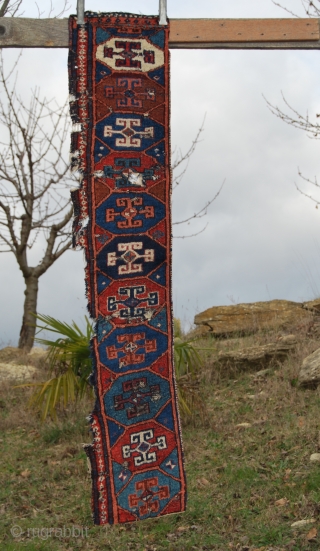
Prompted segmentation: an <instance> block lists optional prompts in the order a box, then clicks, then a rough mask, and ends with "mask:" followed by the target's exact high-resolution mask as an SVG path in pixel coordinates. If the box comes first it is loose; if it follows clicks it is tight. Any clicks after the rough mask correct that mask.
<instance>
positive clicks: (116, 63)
mask: <svg viewBox="0 0 320 551" xmlns="http://www.w3.org/2000/svg"><path fill="white" fill-rule="evenodd" d="M85 21H86V22H85V25H83V26H79V27H78V26H77V20H76V18H75V17H74V16H71V17H70V22H69V31H70V49H69V80H70V112H71V116H72V120H73V124H74V126H73V134H72V153H71V158H72V166H73V169H74V170H77V171H78V173H79V174H80V179H81V185H80V188H79V189H77V190H74V191H73V192H72V199H73V203H74V209H75V218H74V226H73V239H74V246H75V247H82V248H83V249H84V251H85V256H86V273H85V279H86V291H87V298H88V309H89V312H90V315H91V317H92V318H94V319H95V320H96V327H95V333H96V334H95V336H94V338H93V339H92V343H91V345H92V356H93V373H92V376H91V380H92V384H93V385H94V388H95V391H96V403H95V406H94V410H93V412H92V414H91V416H90V421H91V428H92V431H93V435H94V439H93V443H92V444H91V445H88V446H86V452H87V455H88V457H89V459H90V463H91V474H92V508H93V515H94V522H95V524H107V523H110V524H113V523H122V522H131V521H136V520H143V519H146V518H153V517H157V516H160V515H165V514H170V513H177V512H181V511H184V510H185V505H186V487H185V474H184V467H183V451H182V443H181V431H180V422H179V415H178V409H177V395H176V386H175V379H174V370H173V328H172V300H171V211H170V197H171V174H170V135H169V115H170V113H169V109H170V106H169V50H168V37H169V25H168V26H165V27H163V26H159V23H158V18H157V17H152V16H151V17H147V16H141V15H139V16H138V15H134V14H94V13H91V12H86V20H85Z"/></svg>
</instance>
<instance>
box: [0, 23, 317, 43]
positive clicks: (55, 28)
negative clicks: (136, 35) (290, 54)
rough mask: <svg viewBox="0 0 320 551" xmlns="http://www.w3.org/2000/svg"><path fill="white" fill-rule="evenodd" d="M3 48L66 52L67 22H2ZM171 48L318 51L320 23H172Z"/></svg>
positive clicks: (1, 36)
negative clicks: (55, 49) (50, 49)
mask: <svg viewBox="0 0 320 551" xmlns="http://www.w3.org/2000/svg"><path fill="white" fill-rule="evenodd" d="M0 47H1V48H67V47H68V20H67V19H27V18H9V17H2V18H0ZM170 48H172V49H177V48H183V49H185V48H195V49H197V48H206V49H211V48H212V49H222V48H224V49H239V48H242V49H319V48H320V27H319V20H318V19H315V18H313V19H171V30H170Z"/></svg>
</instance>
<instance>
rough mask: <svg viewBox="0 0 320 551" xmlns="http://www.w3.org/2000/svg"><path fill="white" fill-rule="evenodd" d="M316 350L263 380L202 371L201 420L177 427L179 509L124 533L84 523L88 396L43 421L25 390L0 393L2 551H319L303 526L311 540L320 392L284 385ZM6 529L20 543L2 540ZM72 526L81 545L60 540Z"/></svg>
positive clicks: (318, 483)
mask: <svg viewBox="0 0 320 551" xmlns="http://www.w3.org/2000/svg"><path fill="white" fill-rule="evenodd" d="M218 344H219V343H218ZM314 344H315V343H311V342H310V343H309V342H304V344H303V346H301V349H298V350H297V351H296V352H295V353H294V354H292V356H291V357H290V358H288V360H287V362H286V363H285V364H284V365H283V366H282V367H279V368H278V369H275V370H274V371H272V372H271V373H270V374H269V375H268V376H267V377H266V378H264V379H262V380H260V379H256V378H255V376H254V374H251V373H242V374H237V376H236V377H234V376H233V377H234V378H233V379H232V380H231V379H230V378H228V376H227V374H226V373H224V374H223V377H219V376H218V374H217V373H215V374H214V375H212V374H210V373H209V372H208V369H209V368H207V369H205V370H204V381H203V399H205V400H206V403H207V408H208V415H207V419H206V421H205V423H202V424H201V422H200V419H199V420H198V421H196V422H195V423H194V425H192V424H189V425H187V426H184V427H183V440H184V447H185V458H186V471H187V479H188V507H187V512H186V513H185V514H179V515H172V516H168V517H163V518H161V519H158V520H150V521H145V522H141V523H137V524H134V525H131V524H130V525H124V526H112V527H110V526H107V527H94V526H93V525H92V520H91V510H90V497H91V495H90V494H91V482H90V477H89V475H88V473H87V465H86V456H85V454H84V452H83V449H82V443H83V442H90V440H91V436H90V434H89V433H88V427H87V424H86V421H85V417H86V416H87V415H88V413H89V412H90V409H91V408H92V405H93V400H92V401H89V398H85V399H84V401H83V402H82V403H80V404H78V405H77V409H75V408H74V407H72V408H70V410H69V411H68V412H66V413H65V414H64V416H63V418H60V419H59V421H58V422H57V423H56V424H55V423H53V422H47V423H45V424H43V425H41V424H40V422H39V419H38V418H37V416H36V415H35V414H33V413H31V412H30V411H28V410H27V409H26V406H25V404H26V403H27V401H28V397H29V393H30V390H29V389H22V388H16V389H14V388H12V387H8V386H6V387H3V389H2V392H1V393H0V404H1V408H0V423H1V425H2V426H1V435H0V446H1V454H0V473H1V474H0V511H1V515H0V549H1V551H2V549H3V550H4V551H19V550H20V549H21V550H23V551H42V550H45V551H60V550H61V551H71V550H73V549H80V550H86V551H98V550H99V551H100V550H103V551H105V550H107V551H108V550H110V551H127V550H133V551H193V550H201V551H202V550H203V551H205V550H214V551H228V550H230V549H231V550H233V551H253V550H257V549H259V550H264V551H271V550H272V551H311V550H313V551H317V550H318V549H320V538H319V537H318V536H317V537H316V538H315V539H314V540H312V541H308V539H307V537H306V536H307V533H308V532H309V531H310V529H311V528H313V527H315V528H316V529H319V532H320V464H313V463H310V460H309V458H310V455H311V453H315V452H318V451H319V404H320V393H319V390H316V389H315V390H301V389H299V388H298V387H297V386H295V387H293V386H292V385H291V383H290V381H291V380H292V379H294V378H296V377H297V370H298V368H299V365H300V364H301V360H302V358H303V357H304V356H305V355H306V354H307V352H308V347H311V348H312V347H313V349H314ZM221 346H223V344H221ZM230 346H231V345H230ZM211 359H212V358H211V357H210V356H209V355H208V354H207V362H210V361H211ZM210 381H211V382H210ZM248 396H255V397H256V398H255V399H252V398H249V397H248ZM241 423H248V424H249V426H247V427H246V428H243V427H239V426H238V425H239V424H241ZM279 500H280V504H279ZM281 500H282V501H281ZM277 502H278V504H277ZM311 518H313V519H315V523H313V524H309V525H307V526H306V527H305V528H303V529H301V530H299V531H298V530H293V529H292V528H291V524H292V523H293V522H295V521H297V520H303V519H311ZM14 526H19V527H20V528H21V530H22V534H21V537H16V538H14V537H13V535H12V534H11V532H10V530H12V528H13V527H14ZM72 526H74V527H78V528H79V529H80V528H81V529H83V530H84V529H85V528H87V537H86V536H85V530H84V535H83V536H79V537H69V536H68V534H66V535H65V537H58V534H59V530H60V531H61V530H63V529H64V527H65V528H66V529H70V528H72ZM50 529H52V533H51V535H50V534H49V535H48V530H50ZM60 533H61V532H60Z"/></svg>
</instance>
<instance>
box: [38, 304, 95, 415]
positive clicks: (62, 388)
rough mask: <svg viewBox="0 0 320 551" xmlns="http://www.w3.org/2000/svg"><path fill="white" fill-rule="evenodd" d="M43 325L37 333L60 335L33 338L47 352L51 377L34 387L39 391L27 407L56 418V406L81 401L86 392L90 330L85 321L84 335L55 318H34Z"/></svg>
mask: <svg viewBox="0 0 320 551" xmlns="http://www.w3.org/2000/svg"><path fill="white" fill-rule="evenodd" d="M37 319H38V320H40V322H42V323H44V325H38V326H37V327H38V329H40V331H42V330H48V331H51V332H53V333H56V334H58V335H60V336H59V337H58V338H57V339H56V340H49V339H40V338H37V339H36V340H37V342H38V343H39V344H42V345H45V346H46V347H47V348H48V361H49V369H50V372H51V374H52V377H51V378H50V379H49V380H48V381H46V382H43V383H36V386H38V387H39V388H38V389H37V390H36V392H35V393H34V394H33V396H32V398H31V401H30V403H31V405H34V406H36V407H37V408H38V409H40V411H41V417H42V419H43V420H45V419H46V417H47V415H48V414H50V416H51V417H53V418H55V417H56V411H57V409H58V407H59V406H63V407H66V406H67V405H68V404H69V403H72V402H75V401H77V400H79V399H81V398H82V397H83V396H84V394H85V392H86V391H87V390H88V389H89V388H90V387H89V385H88V377H89V375H90V373H91V369H92V363H91V358H90V339H91V337H92V335H93V328H92V325H91V323H90V322H89V320H88V318H87V317H85V322H86V332H85V333H83V332H82V331H81V329H80V328H79V327H78V326H77V324H76V323H75V322H74V321H73V322H72V324H71V325H68V324H67V323H64V322H61V321H59V320H57V319H55V318H52V317H50V316H44V315H40V314H39V315H37Z"/></svg>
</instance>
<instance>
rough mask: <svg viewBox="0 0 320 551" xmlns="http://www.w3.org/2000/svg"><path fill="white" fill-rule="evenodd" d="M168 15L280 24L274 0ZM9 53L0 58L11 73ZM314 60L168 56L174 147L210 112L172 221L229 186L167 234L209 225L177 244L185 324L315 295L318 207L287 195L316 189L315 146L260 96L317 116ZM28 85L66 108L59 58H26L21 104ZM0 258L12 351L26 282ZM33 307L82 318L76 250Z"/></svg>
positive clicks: (127, 7)
mask: <svg viewBox="0 0 320 551" xmlns="http://www.w3.org/2000/svg"><path fill="white" fill-rule="evenodd" d="M284 1H285V0H284ZM46 3H47V2H46V0H44V1H43V2H41V6H42V5H43V6H45V4H46ZM60 3H61V2H60ZM73 3H74V5H75V4H76V0H73ZM55 4H57V6H59V2H56V3H55ZM288 4H289V1H288V2H287V5H288ZM290 7H291V8H295V7H296V11H297V13H299V14H301V15H302V9H301V3H300V1H299V0H290ZM86 8H87V9H90V10H92V11H95V10H97V11H98V10H101V11H105V10H108V11H112V10H117V11H120V10H121V11H131V12H142V13H143V12H146V13H155V12H157V9H158V2H157V0H152V1H151V0H148V1H147V0H136V1H134V2H133V1H132V0H130V1H129V0H128V1H125V0H86ZM74 11H75V9H72V10H70V12H69V13H73V12H74ZM168 15H169V17H173V18H174V17H286V13H285V12H282V11H281V10H280V9H279V8H277V7H275V6H274V5H273V4H272V2H271V0H259V2H257V0H224V1H223V2H222V1H221V0H219V1H218V0H200V1H199V2H194V0H168ZM24 16H28V17H33V16H36V10H35V7H34V2H33V0H25V13H24ZM15 54H16V52H13V51H12V50H11V51H8V50H7V51H5V61H6V63H7V64H8V65H10V63H12V60H13V58H14V55H15ZM319 55H320V53H319V52H316V51H315V52H298V51H266V52H262V51H222V50H220V51H218V50H212V51H209V50H208V51H206V50H184V51H178V50H173V51H172V62H171V88H172V102H171V110H172V111H171V124H172V144H173V146H175V145H176V146H177V147H179V148H181V150H182V151H185V150H186V149H187V148H188V147H189V145H190V143H191V141H192V139H193V138H194V136H195V135H196V133H197V129H198V128H199V126H200V125H201V122H202V120H203V117H204V115H205V114H206V120H205V128H204V132H203V135H202V141H201V143H200V144H199V145H198V147H197V150H196V152H195V154H194V155H193V157H192V159H191V161H190V164H189V168H188V171H187V173H186V175H185V177H184V180H183V183H181V185H180V186H179V188H178V189H177V190H176V191H175V192H174V195H173V216H174V220H179V219H182V218H185V217H186V216H187V215H189V214H192V213H193V212H194V211H196V210H198V209H199V208H201V207H202V206H203V204H205V202H206V201H207V200H209V199H210V198H211V197H212V196H213V195H215V193H216V192H217V190H218V189H219V187H220V186H221V183H222V182H223V181H224V180H225V185H224V187H223V190H222V191H221V194H220V196H219V197H218V199H217V200H216V201H215V202H214V203H213V204H212V206H211V207H210V209H209V212H208V216H207V217H206V219H203V220H202V221H201V222H199V223H196V224H191V225H190V226H187V227H185V228H184V227H183V226H176V227H175V228H174V233H175V234H178V235H182V234H188V233H194V232H195V231H197V230H198V229H201V228H202V227H203V222H204V220H205V223H208V227H207V229H206V231H205V232H204V233H202V234H201V235H199V236H197V237H193V238H191V239H184V240H182V239H176V240H174V245H173V258H174V260H173V296H174V312H175V315H176V316H178V317H180V318H181V319H182V320H183V321H184V323H185V324H186V325H188V324H191V323H192V321H193V318H194V315H195V314H196V313H197V312H200V311H203V310H205V309H206V308H209V307H210V306H214V305H222V304H231V303H232V302H251V301H260V300H269V299H275V298H278V299H289V300H295V301H305V300H308V299H312V298H315V296H316V295H317V294H318V295H320V209H319V210H316V209H315V207H314V205H313V204H312V203H311V201H309V200H308V199H307V198H305V197H303V196H302V195H300V194H299V193H298V192H297V190H296V187H295V182H297V183H298V184H299V185H301V187H302V189H304V190H305V191H306V192H309V193H310V192H311V191H312V189H311V188H310V189H309V188H307V187H304V186H303V182H299V177H298V167H299V168H300V169H301V171H302V172H303V173H304V175H305V176H307V177H310V178H313V177H314V176H315V175H319V174H320V163H319V159H320V144H319V142H318V141H315V140H310V139H309V138H308V137H307V136H306V135H305V134H303V132H300V131H298V130H296V129H294V128H292V127H290V126H287V125H285V124H284V123H283V122H281V121H280V120H279V119H277V118H276V117H274V116H273V115H272V114H271V113H270V111H269V110H268V108H267V105H266V101H265V99H264V97H265V98H267V99H268V101H270V102H271V103H273V104H275V105H278V106H279V107H283V108H285V106H284V104H283V102H282V96H281V91H282V92H283V94H284V96H285V97H286V99H287V100H288V101H289V103H290V104H291V105H292V106H294V107H295V108H296V109H298V110H300V111H301V113H303V114H304V113H306V111H307V110H308V112H309V114H310V116H313V115H315V114H316V113H320V94H319V90H320V73H319ZM36 85H38V86H40V87H41V90H42V91H43V93H44V94H46V95H48V96H50V97H52V96H55V97H56V98H57V100H58V101H59V102H63V101H64V100H65V98H66V96H67V51H66V50H62V49H61V50H42V51H41V50H25V51H24V52H23V57H22V61H21V65H20V71H19V81H18V86H19V89H20V91H21V93H22V94H25V97H26V101H27V99H28V97H29V93H28V89H31V88H34V87H35V86H36ZM263 96H264V97H263ZM319 191H320V190H319ZM318 198H319V200H320V193H319V195H318ZM39 247H40V245H39ZM36 252H37V251H36ZM38 252H39V251H38ZM40 252H41V251H40ZM0 260H1V264H0V296H1V306H2V315H1V317H0V345H1V346H5V345H7V344H11V345H15V344H16V343H17V339H18V336H19V330H20V324H21V316H22V303H23V297H24V295H23V279H22V276H21V274H20V272H19V270H18V267H17V265H16V262H15V260H14V257H13V255H10V254H5V255H2V256H1V258H0ZM38 311H39V312H40V313H44V314H48V315H52V316H55V317H58V318H59V319H61V320H64V321H67V322H70V321H71V320H72V319H74V320H75V321H77V322H78V323H81V319H82V318H83V316H84V314H85V313H86V301H85V298H84V270H83V254H82V252H73V251H70V252H68V253H66V254H65V255H64V257H63V258H61V259H60V260H59V261H58V262H57V263H56V264H55V265H54V266H53V267H52V268H50V269H49V271H48V272H47V274H45V275H44V276H43V277H41V279H40V292H39V305H38Z"/></svg>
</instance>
